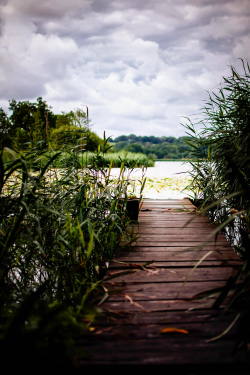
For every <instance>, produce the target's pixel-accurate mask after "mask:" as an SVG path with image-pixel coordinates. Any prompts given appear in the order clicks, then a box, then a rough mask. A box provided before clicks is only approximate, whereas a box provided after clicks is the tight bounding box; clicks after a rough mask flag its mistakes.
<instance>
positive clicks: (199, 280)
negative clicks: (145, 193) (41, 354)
mask: <svg viewBox="0 0 250 375" xmlns="http://www.w3.org/2000/svg"><path fill="white" fill-rule="evenodd" d="M183 205H184V206H185V207H187V211H185V212H181V211H180V210H179V211H178V209H182V208H183V207H182V206H183ZM188 210H189V211H190V212H193V211H195V207H194V206H193V205H192V204H191V202H190V201H189V200H188V199H187V198H186V199H182V200H171V201H170V200H161V201H154V200H148V201H147V200H144V202H143V206H142V210H141V211H140V214H139V221H138V223H137V224H135V225H134V229H135V232H138V233H139V234H140V239H139V240H138V241H137V242H136V243H134V244H133V245H132V246H131V247H130V248H128V247H127V248H125V247H124V248H122V247H120V249H119V250H118V251H117V252H116V255H115V258H114V261H113V262H111V264H110V267H109V269H108V271H107V273H106V276H105V277H104V280H103V283H102V286H103V289H104V290H106V291H108V292H109V296H108V298H107V299H106V300H105V301H104V302H103V303H101V305H100V306H99V308H101V309H102V315H101V317H100V318H99V319H98V321H97V322H96V324H95V326H94V327H92V328H94V331H92V333H89V334H88V335H85V336H84V337H83V338H82V340H80V341H79V345H80V346H81V345H83V346H85V348H87V356H85V357H83V358H82V359H80V361H81V360H82V364H87V363H89V364H114V363H117V364H123V363H124V364H125V363H126V364H128V363H129V364H143V363H145V364H167V365H168V372H169V369H170V368H172V369H173V373H178V366H183V367H181V368H182V370H181V373H187V369H188V368H189V367H188V366H189V365H190V366H191V367H190V369H191V370H192V373H193V372H194V373H197V368H198V367H197V366H199V365H201V366H202V367H201V368H203V369H204V364H205V368H206V370H207V369H208V366H209V364H211V366H212V367H211V373H214V370H215V369H217V366H218V363H222V364H223V368H224V370H225V368H226V366H227V365H229V367H228V369H229V370H230V371H231V370H232V365H233V362H236V363H237V370H239V363H240V362H242V361H244V360H245V353H242V352H238V353H237V354H236V355H235V356H234V358H233V356H232V355H231V353H232V351H233V349H234V347H235V344H236V336H235V335H236V331H237V328H238V325H239V323H240V321H237V323H236V324H235V326H234V327H233V329H232V330H231V331H230V333H229V334H227V335H226V336H223V338H222V339H221V340H219V341H212V342H209V343H207V342H206V339H208V338H212V337H214V336H216V335H218V334H220V333H222V332H223V330H225V329H226V328H227V327H228V326H229V325H230V323H231V322H232V321H233V319H235V316H236V314H237V312H234V311H228V312H227V313H225V315H223V320H221V321H219V323H218V324H217V325H215V326H214V325H213V324H214V322H215V321H216V320H217V319H218V316H219V315H220V314H221V312H222V311H223V307H224V306H226V305H227V304H228V299H226V300H224V302H223V303H222V305H221V307H220V309H218V310H216V311H215V310H213V309H211V307H212V306H213V303H214V301H215V298H216V296H211V297H209V298H206V299H204V300H199V301H198V300H196V301H191V300H190V298H192V297H193V296H194V295H195V294H197V293H203V292H205V291H206V290H210V289H214V288H219V287H222V286H224V285H225V283H226V281H227V280H228V277H229V276H231V275H235V274H236V272H237V271H238V269H239V267H241V265H242V261H241V260H240V258H239V257H238V255H237V254H236V253H235V252H234V250H233V249H232V248H231V246H230V244H229V242H227V240H226V238H225V236H224V235H223V234H219V236H218V239H217V241H216V243H215V241H214V239H215V237H214V236H213V238H212V239H210V240H209V241H208V242H207V243H206V245H205V246H203V247H202V249H200V251H197V249H198V248H199V246H200V245H201V244H202V242H203V241H204V240H205V238H206V237H207V235H208V234H211V233H212V232H213V231H214V229H215V228H216V225H214V224H211V221H210V220H209V219H208V218H207V217H204V216H198V215H196V214H194V213H190V212H189V211H188ZM190 219H192V220H191V221H190ZM123 244H124V242H121V244H120V245H121V246H122V245H123ZM208 251H213V252H212V253H211V254H210V255H208V256H207V258H206V259H205V260H204V261H203V262H202V263H201V265H200V266H199V267H197V269H196V270H195V271H194V272H193V273H192V275H190V272H191V271H192V269H193V266H194V265H195V264H196V263H197V261H199V260H200V259H201V257H202V256H204V255H205V254H207V252H208ZM117 261H118V262H124V261H125V262H126V264H122V263H117ZM147 261H153V263H152V264H151V265H150V266H151V267H152V268H149V267H150V266H148V269H147V270H141V269H138V268H136V267H138V265H142V264H144V263H145V262H147ZM128 263H137V266H135V265H130V264H128ZM124 272H126V274H123V273H124ZM188 276H190V277H189V279H188V280H187V282H186V284H185V285H184V281H185V280H186V279H187V277H188ZM181 288H183V289H182V290H181ZM179 292H180V293H179ZM178 293H179V294H178ZM102 297H103V295H100V294H99V295H98V294H97V295H96V297H95V298H96V303H99V302H101V299H102ZM188 309H194V310H189V311H187V310H188ZM165 325H167V326H170V327H175V328H176V327H177V328H179V329H186V330H187V331H188V333H187V334H180V333H179V334H176V333H175V334H174V333H171V334H169V333H168V334H166V335H163V334H160V331H161V329H162V328H163V327H164V326H165ZM214 327H215V328H214ZM212 328H214V331H211V329H212ZM170 366H172V367H170Z"/></svg>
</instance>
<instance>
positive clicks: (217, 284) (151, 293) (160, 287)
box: [103, 281, 226, 302]
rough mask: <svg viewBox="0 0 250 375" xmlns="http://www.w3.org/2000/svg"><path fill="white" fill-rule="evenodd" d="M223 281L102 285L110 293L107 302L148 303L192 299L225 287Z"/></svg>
mask: <svg viewBox="0 0 250 375" xmlns="http://www.w3.org/2000/svg"><path fill="white" fill-rule="evenodd" d="M225 284H226V283H225V281H204V282H199V283H196V282H192V281H191V282H189V281H188V282H187V283H186V284H185V285H183V282H180V283H169V284H166V283H157V284H156V283H152V282H149V283H144V284H139V285H138V284H126V285H123V286H120V287H119V286H117V285H112V284H108V283H104V284H103V285H104V286H105V287H106V288H107V290H108V291H109V292H110V293H111V294H110V295H109V297H108V301H109V302H111V301H124V300H126V298H127V297H126V296H129V297H131V298H132V300H133V301H150V300H152V299H153V300H154V299H157V300H169V299H170V300H173V299H176V300H178V299H185V298H192V297H193V296H194V295H196V294H198V293H202V292H204V291H206V290H211V289H215V288H221V287H223V286H225Z"/></svg>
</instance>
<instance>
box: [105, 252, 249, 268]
mask: <svg viewBox="0 0 250 375" xmlns="http://www.w3.org/2000/svg"><path fill="white" fill-rule="evenodd" d="M204 255H205V254H204ZM183 258H184V257H183ZM200 258H201V256H200ZM123 259H124V260H121V258H119V261H121V262H127V263H128V266H127V267H126V268H128V269H132V268H134V266H133V265H132V266H129V263H131V262H132V263H135V262H136V264H138V265H143V264H144V263H145V262H146V261H147V260H145V259H144V258H143V257H140V258H138V257H137V258H132V257H131V256H130V257H127V258H125V257H124V258H123ZM148 259H150V261H152V260H154V262H153V263H152V264H150V267H156V268H170V267H174V268H177V267H189V268H193V267H194V266H195V265H196V264H197V262H198V261H199V260H200V259H197V260H193V261H191V260H190V259H188V258H187V257H185V258H184V259H183V260H182V261H181V260H179V261H174V262H173V260H169V261H156V260H155V259H154V258H153V257H152V256H151V257H149V258H148ZM148 261H149V260H148ZM243 264H244V262H242V261H240V260H238V259H237V260H228V259H225V260H206V259H205V260H203V261H202V263H201V264H199V266H198V267H211V266H213V267H227V266H241V265H243ZM124 267H125V266H124V263H120V264H119V263H113V262H112V263H111V265H110V267H109V269H120V268H124Z"/></svg>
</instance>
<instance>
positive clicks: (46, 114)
mask: <svg viewBox="0 0 250 375" xmlns="http://www.w3.org/2000/svg"><path fill="white" fill-rule="evenodd" d="M9 110H10V111H11V114H10V116H8V115H7V113H5V112H4V110H3V109H2V108H0V125H1V126H0V134H1V144H2V146H7V147H14V148H18V149H24V150H28V149H31V148H32V147H33V146H34V145H35V144H37V142H39V141H44V142H42V143H41V144H42V145H43V147H49V148H50V149H53V150H54V151H57V150H60V149H61V147H62V146H63V147H67V148H72V147H74V146H75V145H76V143H77V142H78V147H79V148H80V149H83V150H88V151H95V150H96V149H97V148H98V146H99V145H100V146H101V150H102V151H103V150H104V142H103V140H102V139H101V138H100V137H98V135H97V134H95V133H94V132H93V131H91V130H90V128H89V122H90V121H88V120H87V118H86V113H85V112H84V111H83V110H82V109H79V108H77V109H76V110H75V111H70V112H68V113H67V112H62V114H60V115H56V114H54V113H53V112H52V107H51V106H48V104H47V103H46V101H44V100H43V99H42V98H41V97H39V98H38V99H37V102H35V103H32V102H29V101H23V102H21V101H19V102H17V101H16V100H14V99H13V100H11V101H10V105H9ZM79 141H81V142H80V143H79ZM106 149H107V148H106Z"/></svg>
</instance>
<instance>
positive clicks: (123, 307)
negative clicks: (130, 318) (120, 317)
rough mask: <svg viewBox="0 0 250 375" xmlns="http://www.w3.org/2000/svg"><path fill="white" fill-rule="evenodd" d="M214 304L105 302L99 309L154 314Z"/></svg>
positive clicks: (208, 300)
mask: <svg viewBox="0 0 250 375" xmlns="http://www.w3.org/2000/svg"><path fill="white" fill-rule="evenodd" d="M214 302H215V299H214V298H208V299H206V300H205V301H192V302H187V301H185V300H176V299H173V300H155V301H139V302H133V301H132V302H130V301H128V300H127V301H125V302H124V301H122V302H121V301H115V302H109V301H107V302H106V301H105V302H104V303H103V304H102V305H101V308H102V310H107V311H110V312H123V313H127V312H137V311H144V312H148V313H154V312H156V311H169V310H174V311H178V310H182V311H187V310H188V309H194V308H195V309H199V308H203V309H204V305H205V304H206V306H205V307H206V308H207V309H210V308H211V307H212V306H213V304H214ZM227 303H228V299H227V300H224V301H223V303H222V304H221V307H226V305H227Z"/></svg>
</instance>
